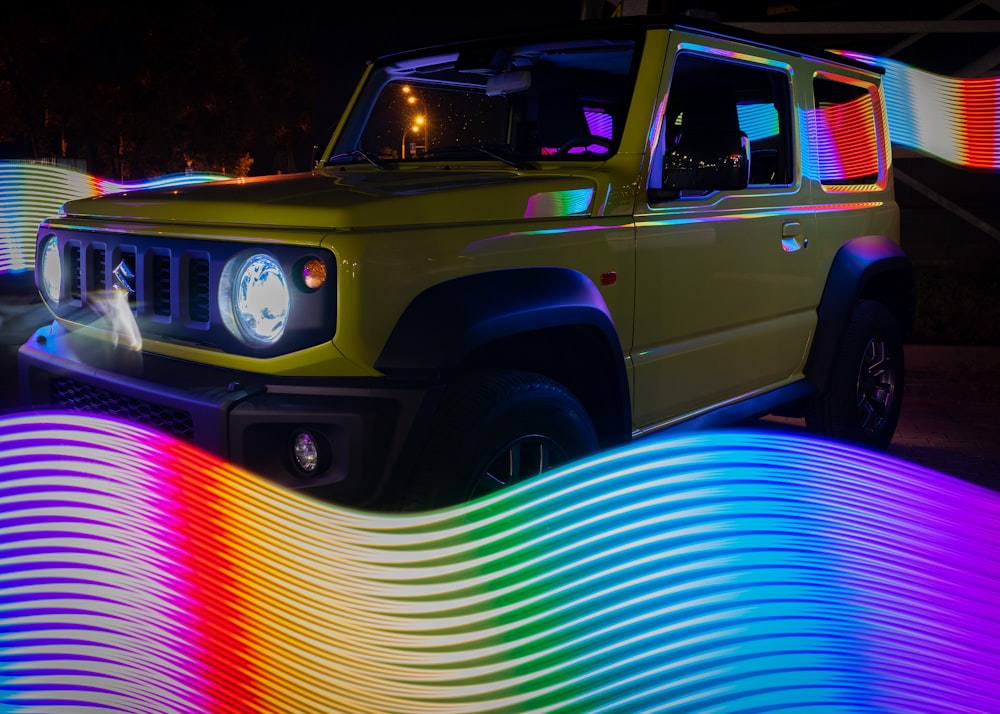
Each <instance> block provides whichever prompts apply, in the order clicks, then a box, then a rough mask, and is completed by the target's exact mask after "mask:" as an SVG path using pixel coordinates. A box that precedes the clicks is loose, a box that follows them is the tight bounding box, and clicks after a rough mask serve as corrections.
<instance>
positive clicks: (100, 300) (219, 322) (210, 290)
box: [43, 227, 337, 357]
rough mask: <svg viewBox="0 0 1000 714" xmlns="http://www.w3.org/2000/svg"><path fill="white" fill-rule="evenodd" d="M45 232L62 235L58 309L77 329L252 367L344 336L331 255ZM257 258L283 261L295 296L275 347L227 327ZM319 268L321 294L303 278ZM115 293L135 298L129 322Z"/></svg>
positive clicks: (230, 243) (303, 249)
mask: <svg viewBox="0 0 1000 714" xmlns="http://www.w3.org/2000/svg"><path fill="white" fill-rule="evenodd" d="M43 230H44V231H45V233H46V234H49V232H50V230H54V232H55V234H56V235H57V237H58V240H59V246H60V249H61V250H62V251H63V253H62V257H63V271H62V278H63V283H62V289H61V291H60V296H61V299H60V300H59V302H58V303H57V304H53V305H51V307H53V309H54V312H55V313H56V315H57V316H58V317H59V318H61V319H63V320H66V321H68V322H70V323H75V324H76V325H93V326H95V327H97V328H99V329H101V330H104V331H106V332H117V333H119V334H133V333H134V332H135V331H136V330H138V333H139V334H140V335H141V336H142V337H143V339H144V340H145V339H147V338H148V339H149V340H150V341H154V340H155V341H158V342H173V343H175V344H184V345H186V346H189V347H193V348H202V349H209V350H216V351H220V352H226V353H229V354H235V355H249V356H253V357H274V356H277V355H280V354H287V353H290V352H295V351H297V350H302V349H306V348H307V347H312V346H315V345H318V344H323V343H325V342H328V341H329V340H330V339H331V338H332V336H333V335H334V334H335V332H336V327H337V325H336V322H337V302H336V298H337V284H336V275H337V270H336V258H335V256H334V254H333V253H332V252H330V251H328V250H326V249H323V248H319V247H309V246H301V245H282V244H280V243H278V242H268V243H267V244H266V245H264V244H259V242H257V241H249V240H248V241H238V240H203V239H197V238H175V237H171V236H164V235H143V234H139V233H112V232H99V231H86V230H81V229H79V228H55V229H50V228H48V227H43ZM257 251H263V252H266V253H268V254H269V255H271V256H273V257H274V258H275V259H277V261H278V262H279V263H280V264H281V265H282V267H283V268H284V271H285V274H286V276H287V277H288V279H289V288H290V290H291V291H293V292H292V297H293V303H294V308H293V309H292V311H291V314H290V315H289V318H288V324H287V326H286V329H285V334H284V336H283V337H282V338H281V340H279V341H278V342H276V343H274V344H270V345H259V344H250V343H249V342H247V341H246V340H244V338H243V336H242V334H241V333H239V331H238V330H237V329H236V328H235V323H232V321H231V320H229V316H230V315H231V304H230V299H229V297H228V296H227V294H226V293H225V290H226V289H227V286H228V284H229V283H228V282H227V281H228V280H231V278H232V275H231V273H232V272H233V271H234V270H235V266H236V265H238V261H239V260H241V259H242V256H243V255H246V256H247V257H249V256H250V255H251V254H252V253H253V252H257ZM312 258H319V259H321V260H322V261H323V262H324V264H325V265H326V268H327V276H328V279H327V283H326V285H324V286H323V288H322V289H321V290H309V289H307V288H306V287H305V286H304V285H303V284H301V281H300V280H298V279H297V278H296V275H297V273H298V272H300V271H301V266H302V265H303V263H304V261H305V260H307V259H312ZM114 290H126V291H127V293H128V305H129V308H130V310H131V317H129V316H128V314H127V313H124V311H122V310H121V309H119V300H120V298H119V297H118V295H116V294H114V293H112V292H111V291H114ZM119 294H120V293H119ZM133 318H134V324H132V322H133ZM227 321H229V322H228V324H227Z"/></svg>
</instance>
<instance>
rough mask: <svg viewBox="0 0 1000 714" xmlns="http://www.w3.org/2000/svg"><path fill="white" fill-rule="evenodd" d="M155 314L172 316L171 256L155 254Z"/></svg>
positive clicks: (153, 296) (153, 282)
mask: <svg viewBox="0 0 1000 714" xmlns="http://www.w3.org/2000/svg"><path fill="white" fill-rule="evenodd" d="M152 284H153V285H152V286H153V295H152V305H153V314H154V315H159V316H161V317H170V256H169V255H154V256H153V281H152Z"/></svg>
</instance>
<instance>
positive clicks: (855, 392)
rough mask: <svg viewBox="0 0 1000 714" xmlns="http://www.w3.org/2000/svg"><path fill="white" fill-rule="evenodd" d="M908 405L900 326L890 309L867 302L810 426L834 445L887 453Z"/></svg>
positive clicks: (841, 347) (839, 352)
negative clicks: (902, 410) (841, 443)
mask: <svg viewBox="0 0 1000 714" xmlns="http://www.w3.org/2000/svg"><path fill="white" fill-rule="evenodd" d="M902 401H903V340H902V337H901V334H900V330H899V326H898V325H897V323H896V320H895V319H894V318H893V316H892V313H891V312H890V311H889V309H888V308H887V307H886V306H885V305H883V304H882V303H880V302H877V301H874V300H862V301H860V302H859V303H858V304H857V306H856V307H855V308H854V312H853V313H852V314H851V319H850V322H849V323H848V326H847V329H846V331H845V332H844V337H843V339H842V340H841V343H840V345H839V347H838V349H837V355H836V357H835V362H834V365H833V369H832V371H831V373H830V381H829V383H828V384H827V387H826V389H825V390H824V391H823V392H821V393H820V394H819V395H818V396H817V397H816V398H815V400H814V403H813V404H812V405H811V408H810V409H809V410H808V412H807V414H806V426H807V427H809V429H811V430H812V431H814V432H816V433H818V434H821V435H824V436H829V437H832V438H834V439H838V440H842V441H850V442H854V443H857V444H861V445H863V446H866V447H870V448H873V449H879V450H881V449H885V448H886V447H888V446H889V442H890V441H892V435H893V434H894V433H895V431H896V425H897V423H898V422H899V413H900V408H901V407H902Z"/></svg>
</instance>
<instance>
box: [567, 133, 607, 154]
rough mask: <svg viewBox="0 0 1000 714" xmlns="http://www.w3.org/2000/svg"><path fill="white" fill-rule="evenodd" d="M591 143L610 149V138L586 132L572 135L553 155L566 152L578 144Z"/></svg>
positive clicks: (588, 144) (585, 144)
mask: <svg viewBox="0 0 1000 714" xmlns="http://www.w3.org/2000/svg"><path fill="white" fill-rule="evenodd" d="M592 144H597V145H598V146H602V147H604V148H605V149H609V150H610V149H611V139H606V138H604V137H603V136H597V135H596V134H588V135H586V136H574V137H573V138H572V139H570V140H569V141H567V142H566V143H564V144H563V145H562V146H560V147H559V149H558V150H557V151H556V153H555V155H556V156H559V155H561V154H565V153H568V152H569V150H570V149H574V148H576V147H578V146H583V147H589V146H591V145H592ZM588 151H589V149H588Z"/></svg>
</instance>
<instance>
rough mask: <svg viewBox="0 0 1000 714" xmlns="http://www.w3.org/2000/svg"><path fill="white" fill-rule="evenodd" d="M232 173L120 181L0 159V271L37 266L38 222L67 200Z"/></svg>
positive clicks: (188, 181)
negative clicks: (36, 242)
mask: <svg viewBox="0 0 1000 714" xmlns="http://www.w3.org/2000/svg"><path fill="white" fill-rule="evenodd" d="M230 178H232V177H231V176H222V175H221V174H212V173H201V172H196V173H190V174H171V175H167V176H161V177H159V178H155V179H148V180H145V181H129V182H124V183H119V182H115V181H109V180H106V179H99V178H96V177H94V176H91V175H89V174H86V173H83V172H81V171H76V170H74V169H70V168H67V167H65V166H57V165H55V164H43V163H34V162H30V161H0V275H3V274H4V273H18V272H23V271H27V270H32V269H34V264H35V239H36V237H37V235H38V224H39V223H41V222H42V221H43V220H45V219H46V218H51V217H52V216H55V215H56V214H57V213H58V212H59V208H60V207H61V206H62V204H64V203H65V202H66V201H69V200H71V199H74V198H89V197H91V196H103V195H104V194H108V193H116V192H119V191H135V190H140V189H145V188H164V187H170V186H180V185H183V184H190V183H204V182H206V181H222V180H225V179H230Z"/></svg>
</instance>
